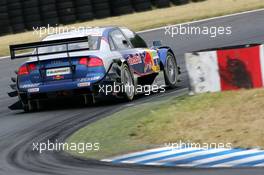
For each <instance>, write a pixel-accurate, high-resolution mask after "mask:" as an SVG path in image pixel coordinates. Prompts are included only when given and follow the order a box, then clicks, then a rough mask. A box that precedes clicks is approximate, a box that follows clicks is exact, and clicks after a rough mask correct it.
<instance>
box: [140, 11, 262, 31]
mask: <svg viewBox="0 0 264 175" xmlns="http://www.w3.org/2000/svg"><path fill="white" fill-rule="evenodd" d="M263 10H264V8H262V9H257V10H250V11H245V12H239V13H234V14H229V15H223V16H217V17H212V18H206V19H201V20H197V21H191V22H186V23H181V24H175V25H170V26H171V27H175V26H179V25H186V24H194V23H199V22H205V21H211V20H216V19H221V18H228V17H234V16H239V15H243V14H249V13H254V12H259V11H263ZM164 27H166V26H163V27H157V28H154V29H148V30H142V31H139V32H137V33H146V32H152V31H156V30H160V29H164Z"/></svg>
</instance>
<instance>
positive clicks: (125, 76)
mask: <svg viewBox="0 0 264 175" xmlns="http://www.w3.org/2000/svg"><path fill="white" fill-rule="evenodd" d="M121 82H122V85H123V91H124V92H123V96H124V97H125V100H127V101H132V100H133V99H134V96H135V85H134V79H133V76H132V74H131V72H130V69H129V67H128V65H126V64H123V65H122V67H121Z"/></svg>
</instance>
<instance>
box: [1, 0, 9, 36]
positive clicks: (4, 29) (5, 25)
mask: <svg viewBox="0 0 264 175" xmlns="http://www.w3.org/2000/svg"><path fill="white" fill-rule="evenodd" d="M6 3H7V2H6V1H0V26H1V28H0V33H1V34H8V33H10V32H12V28H11V27H10V24H9V20H8V13H7V12H8V11H7V10H8V9H7V5H6Z"/></svg>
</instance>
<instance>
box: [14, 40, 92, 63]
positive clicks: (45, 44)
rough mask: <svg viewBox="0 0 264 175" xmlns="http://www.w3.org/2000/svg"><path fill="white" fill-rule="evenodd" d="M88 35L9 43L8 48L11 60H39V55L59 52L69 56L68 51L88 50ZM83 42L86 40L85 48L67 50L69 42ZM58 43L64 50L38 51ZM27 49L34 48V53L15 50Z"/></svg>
mask: <svg viewBox="0 0 264 175" xmlns="http://www.w3.org/2000/svg"><path fill="white" fill-rule="evenodd" d="M89 37H90V36H85V37H76V38H69V39H60V40H52V41H40V42H34V43H26V44H17V45H10V46H9V49H10V56H11V60H14V59H19V58H28V57H37V59H38V61H39V56H46V55H53V54H61V53H67V56H68V57H69V53H70V52H79V51H87V50H89V43H88V41H89ZM83 42H87V48H80V49H74V50H69V45H70V44H75V43H83ZM59 45H66V50H64V51H58V52H49V53H39V48H41V47H48V46H59ZM27 49H35V53H26V54H19V55H16V52H17V51H22V50H27Z"/></svg>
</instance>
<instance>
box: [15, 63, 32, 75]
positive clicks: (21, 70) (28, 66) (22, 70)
mask: <svg viewBox="0 0 264 175" xmlns="http://www.w3.org/2000/svg"><path fill="white" fill-rule="evenodd" d="M35 69H36V65H35V64H34V63H30V64H24V65H23V66H21V67H20V68H19V69H18V73H17V74H18V75H28V74H29V73H30V72H32V71H33V70H35Z"/></svg>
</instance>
